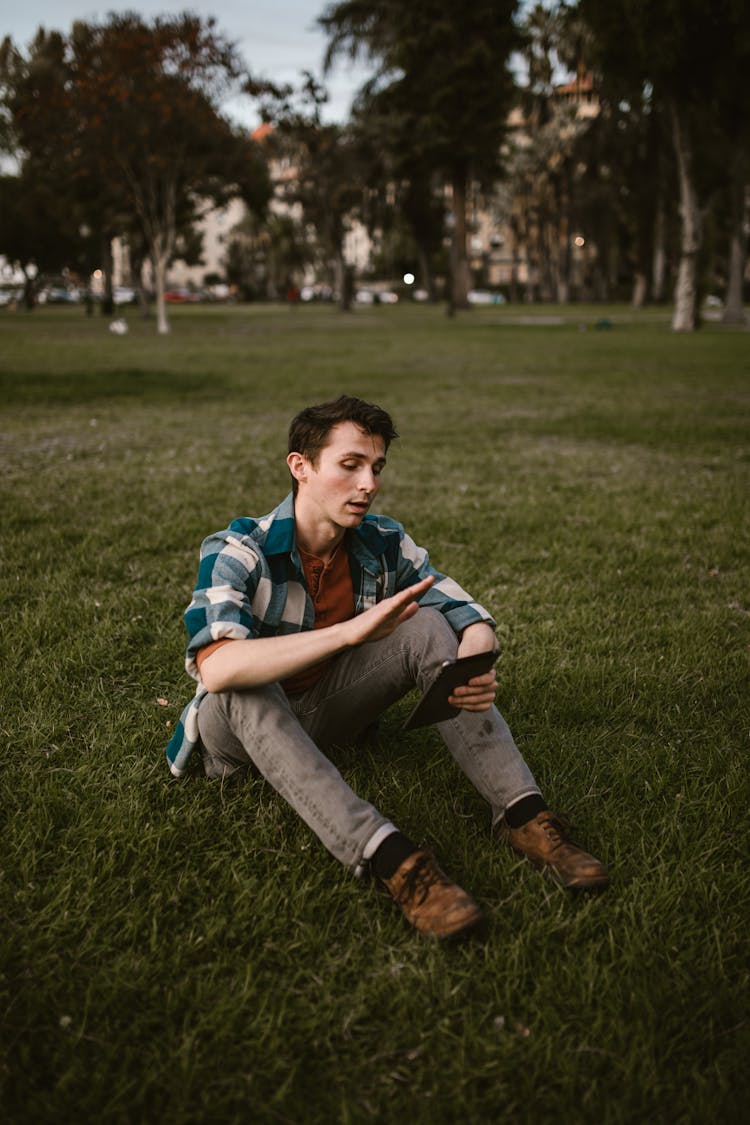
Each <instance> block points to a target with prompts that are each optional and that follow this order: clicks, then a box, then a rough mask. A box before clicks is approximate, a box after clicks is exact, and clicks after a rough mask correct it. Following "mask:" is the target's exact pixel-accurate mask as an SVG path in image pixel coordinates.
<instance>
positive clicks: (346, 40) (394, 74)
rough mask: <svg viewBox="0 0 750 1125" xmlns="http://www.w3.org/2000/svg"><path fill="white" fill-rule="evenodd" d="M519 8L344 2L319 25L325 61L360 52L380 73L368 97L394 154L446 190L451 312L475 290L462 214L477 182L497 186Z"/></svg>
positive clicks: (488, 1)
mask: <svg viewBox="0 0 750 1125" xmlns="http://www.w3.org/2000/svg"><path fill="white" fill-rule="evenodd" d="M515 9H516V0H474V2H473V3H472V4H469V5H457V4H455V3H454V2H453V0H412V2H411V3H408V4H404V3H402V2H401V0H343V2H341V3H333V4H330V5H329V6H328V8H327V9H326V10H325V12H324V14H323V16H322V17H321V19H320V21H319V22H320V24H321V26H322V27H323V28H324V29H325V31H326V32H327V33H328V36H329V46H328V52H327V62H328V64H329V65H330V63H331V62H332V60H333V59H334V58H335V57H336V56H337V55H339V54H340V53H341V52H345V51H346V52H348V53H349V55H350V56H352V57H356V56H357V54H359V53H362V54H364V55H365V56H367V57H369V58H370V59H372V60H373V61H374V62H375V63H376V64H377V66H378V70H377V73H376V75H375V78H374V79H373V80H372V82H371V84H370V88H371V90H372V91H373V92H374V91H377V92H378V101H379V110H380V112H382V113H384V114H386V115H387V117H388V123H389V129H390V132H391V135H392V137H393V148H394V150H398V151H399V152H401V153H402V154H403V157H404V161H405V162H407V163H408V161H409V159H411V160H413V162H414V166H415V167H416V168H418V169H420V171H421V172H422V173H424V171H425V170H426V169H429V170H430V171H435V172H437V171H439V172H440V173H441V174H442V175H443V176H444V177H445V179H446V181H447V183H448V184H449V185H450V189H451V213H452V270H451V272H452V304H453V306H455V307H459V308H460V307H465V306H466V304H467V303H468V302H467V294H468V290H469V285H470V281H469V264H468V256H467V246H466V237H467V227H466V206H467V191H468V184H469V181H470V179H471V178H476V179H480V180H487V181H489V180H491V179H492V178H493V177H494V176H495V175H496V174H497V172H498V170H499V153H500V145H501V141H502V137H503V132H504V123H505V119H506V116H507V110H508V108H509V105H510V101H511V97H512V90H513V84H512V80H511V76H510V72H509V69H508V59H509V56H510V54H511V51H512V50H513V49H514V47H515V46H516V45H517V42H518V33H517V30H516V28H515V26H514V24H513V15H514V12H515Z"/></svg>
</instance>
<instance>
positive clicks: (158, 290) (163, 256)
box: [151, 236, 169, 336]
mask: <svg viewBox="0 0 750 1125" xmlns="http://www.w3.org/2000/svg"><path fill="white" fill-rule="evenodd" d="M168 257H169V255H168V253H167V252H166V251H165V250H164V249H163V241H162V238H161V237H160V236H157V237H156V238H155V239H154V246H153V249H152V252H151V265H152V267H153V271H154V294H155V296H156V331H157V332H158V333H159V335H160V336H166V335H168V334H169V320H168V318H167V302H166V301H165V299H164V290H165V287H166V278H167V259H168Z"/></svg>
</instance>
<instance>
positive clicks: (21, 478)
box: [0, 306, 750, 1125]
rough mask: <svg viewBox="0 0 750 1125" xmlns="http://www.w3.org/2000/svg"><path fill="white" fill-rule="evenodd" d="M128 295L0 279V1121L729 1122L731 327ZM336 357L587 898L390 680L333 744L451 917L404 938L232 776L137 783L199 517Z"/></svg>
mask: <svg viewBox="0 0 750 1125" xmlns="http://www.w3.org/2000/svg"><path fill="white" fill-rule="evenodd" d="M545 314H546V315H548V316H554V317H560V318H561V319H562V323H554V324H551V323H546V322H540V323H537V324H527V323H518V321H519V319H520V320H525V319H526V317H529V316H533V315H542V316H544V315H545ZM126 315H127V317H128V321H129V325H130V332H129V333H128V335H127V336H123V337H120V336H115V335H112V334H110V333H109V332H108V331H107V324H106V321H105V320H103V319H102V318H99V317H95V318H92V319H89V320H87V319H85V318H84V316H83V315H82V313H81V311H80V310H78V309H42V310H37V311H36V312H34V313H33V314H32V315H30V316H29V315H26V314H12V313H8V312H7V311H4V312H2V313H0V410H1V412H2V420H1V423H0V432H1V433H2V468H3V496H2V539H1V550H2V574H3V582H2V586H1V587H0V597H2V601H3V616H2V621H3V628H2V669H3V674H2V678H1V683H2V687H1V688H0V691H1V696H0V731H1V733H2V739H3V755H2V759H0V760H1V761H2V767H3V768H2V773H1V775H0V778H1V780H0V784H1V785H2V808H3V810H4V812H3V817H4V820H3V825H2V850H1V851H0V913H1V914H2V918H3V921H2V926H1V927H0V949H1V950H2V954H1V956H2V964H0V1005H1V1007H0V1010H1V1011H2V1023H1V1027H2V1030H1V1031H0V1036H1V1046H2V1055H1V1056H0V1083H2V1092H1V1093H0V1106H1V1107H2V1116H3V1120H5V1121H7V1122H8V1123H9V1125H12V1123H23V1125H26V1123H29V1125H42V1123H48V1122H49V1123H52V1122H54V1123H66V1122H96V1123H109V1122H113V1123H120V1122H123V1123H131V1122H133V1123H151V1122H159V1123H164V1125H173V1123H175V1125H176V1123H180V1125H181V1123H188V1122H191V1123H210V1125H220V1123H224V1122H226V1123H230V1122H231V1123H234V1122H237V1123H241V1122H242V1123H254V1122H291V1123H295V1125H296V1123H302V1125H306V1123H308V1122H309V1123H315V1125H317V1123H318V1122H320V1123H330V1122H340V1123H342V1125H348V1123H353V1125H357V1123H359V1122H376V1123H378V1125H380V1123H389V1122H402V1121H404V1120H408V1121H410V1122H413V1123H414V1125H419V1123H427V1122H429V1123H438V1125H441V1123H443V1122H479V1123H484V1122H488V1123H489V1122H492V1123H494V1122H499V1121H509V1122H527V1121H528V1122H535V1123H536V1122H549V1121H553V1120H555V1121H558V1120H559V1121H560V1122H563V1123H578V1122H591V1123H596V1125H598V1123H608V1122H628V1123H629V1122H641V1121H655V1122H670V1123H671V1122H700V1123H705V1122H714V1121H716V1122H723V1121H729V1120H739V1119H741V1117H742V1110H743V1107H745V1106H746V1105H747V1103H748V1097H750V1090H749V1089H748V1086H749V1083H748V1079H747V1057H748V1053H749V1052H750V1034H749V1032H748V1016H747V997H748V942H747V930H748V889H749V888H750V873H749V872H748V864H747V857H748V844H749V836H750V833H749V832H748V803H749V801H748V781H747V753H748V737H749V733H750V709H749V707H748V693H747V687H748V658H749V656H750V552H749V551H748V526H749V522H748V508H749V507H750V505H749V504H748V497H749V496H750V425H749V423H750V337H749V336H748V334H747V333H746V332H743V331H733V330H729V329H725V328H723V327H722V326H720V325H717V324H708V325H706V326H705V327H704V328H703V330H702V331H701V332H700V333H698V334H696V335H693V336H675V335H673V334H672V333H671V332H670V331H669V327H668V315H667V313H666V312H664V311H658V310H657V311H653V310H652V311H647V312H645V313H643V314H635V313H633V312H632V311H631V310H628V309H625V308H621V309H617V308H607V309H606V310H602V309H597V308H593V307H589V308H581V307H577V308H570V309H567V310H559V309H555V310H549V309H547V310H536V309H529V308H528V307H525V308H524V309H523V311H522V312H519V310H518V309H517V308H516V309H514V308H512V307H510V306H506V307H504V308H502V309H497V308H489V309H481V310H474V311H473V312H472V313H471V314H467V315H461V316H459V317H456V318H453V319H450V318H447V317H446V316H445V315H444V313H443V312H442V310H438V309H431V308H420V307H403V306H399V307H397V308H368V309H359V310H357V311H356V313H354V314H352V315H349V316H343V315H341V314H339V313H338V312H336V311H335V310H334V309H331V308H323V307H314V308H313V307H310V308H308V307H304V308H300V309H297V310H289V309H283V308H273V307H251V308H246V307H235V308H222V307H212V308H197V309H179V310H177V311H176V312H175V314H174V316H173V332H172V334H171V335H170V336H169V337H167V338H159V337H157V336H156V335H155V332H154V326H153V323H151V324H149V323H145V322H143V321H141V320H140V319H139V318H138V316H137V314H136V312H135V311H134V310H133V311H128V312H127V314H126ZM597 324H598V325H599V327H597ZM342 391H346V392H348V393H352V394H358V395H361V396H363V397H365V398H369V399H373V400H375V401H378V402H380V403H382V404H383V405H384V406H386V407H387V408H389V409H390V410H391V411H392V412H393V414H394V416H395V419H396V423H397V426H398V428H399V430H400V432H401V435H402V439H401V440H400V441H399V442H396V443H395V444H394V446H393V448H392V451H391V455H390V457H389V465H388V468H387V470H386V473H385V475H384V486H383V491H382V492H381V496H380V497H379V507H381V508H382V510H384V511H387V512H389V513H390V514H392V515H395V516H397V518H399V519H401V520H402V521H403V522H404V523H405V524H406V525H407V527H408V528H409V529H410V531H411V532H412V534H413V535H414V537H415V538H416V539H417V541H418V542H422V543H425V544H427V545H429V547H430V551H431V556H432V560H433V562H434V563H435V564H436V565H438V566H439V567H441V568H442V569H445V570H447V571H448V572H450V573H451V574H452V575H453V576H454V577H456V578H457V579H459V580H460V581H461V582H462V583H463V584H464V585H465V586H466V587H467V588H468V589H470V590H471V591H472V593H474V595H475V596H476V597H477V598H478V599H479V600H480V601H482V602H484V603H485V604H487V605H488V606H489V607H491V609H492V610H493V612H494V614H495V616H496V618H497V620H498V635H499V638H500V645H501V649H502V657H501V661H500V665H499V670H500V684H501V687H500V693H499V699H498V702H499V706H500V708H501V710H502V711H503V713H504V714H505V717H506V718H507V720H508V722H509V723H510V726H511V729H512V730H513V731H514V733H515V736H516V739H517V741H518V742H519V744H520V746H521V749H522V751H523V752H524V754H525V756H526V758H527V760H528V761H529V763H530V765H531V766H532V769H533V770H534V772H535V773H536V775H537V777H538V779H539V781H540V782H541V784H542V787H543V789H544V791H545V794H546V795H547V797H548V798H549V800H550V802H551V803H552V804H553V806H554V807H556V808H558V809H559V810H560V811H563V812H565V813H566V814H567V815H568V816H569V817H570V819H571V820H572V822H573V824H574V825H575V830H576V834H577V836H578V837H579V838H580V840H581V841H582V842H585V843H586V844H587V845H589V846H590V847H591V849H592V850H593V851H595V852H596V853H597V854H599V855H601V857H602V858H603V859H604V860H605V861H606V862H607V863H608V864H609V866H610V868H611V874H612V885H611V887H610V889H609V890H608V891H607V893H606V894H603V895H600V896H597V897H588V898H576V897H571V896H569V895H567V894H565V893H564V892H563V891H561V890H559V889H557V888H556V886H555V885H554V884H553V883H551V882H550V881H548V880H547V879H546V878H544V877H543V876H542V875H540V874H539V873H537V872H536V871H534V870H533V869H532V868H531V867H530V866H529V865H528V864H526V863H525V862H524V861H520V860H518V859H516V858H515V857H514V856H513V855H512V854H511V853H510V852H509V851H506V850H505V849H504V847H502V846H501V845H500V844H499V843H498V842H497V841H496V840H495V839H494V838H493V837H492V835H491V833H490V826H489V817H488V813H487V810H486V808H485V807H484V806H483V803H482V801H481V799H480V798H479V797H478V796H477V795H476V794H475V793H474V791H473V790H472V789H471V787H470V786H469V784H468V782H467V781H466V780H465V779H464V778H463V776H462V775H461V774H460V773H459V772H458V770H457V769H456V767H455V766H454V765H453V763H452V762H451V761H450V760H449V759H448V757H447V755H446V754H445V753H444V752H443V749H442V746H441V743H440V740H439V738H438V736H437V734H436V732H435V731H434V730H427V731H422V732H417V733H413V734H409V735H404V734H401V733H399V725H400V722H401V720H402V718H403V716H404V714H405V713H406V710H407V708H408V701H404V702H403V703H402V704H401V705H400V706H399V707H397V708H395V709H394V710H393V712H392V713H390V714H389V715H388V716H386V718H385V720H384V722H383V724H382V726H381V730H380V735H379V739H378V741H377V743H376V744H374V745H370V746H367V747H365V748H350V749H348V750H346V751H345V752H343V753H342V755H341V757H340V759H338V761H339V764H340V766H341V768H342V771H343V772H344V774H345V776H346V777H347V778H348V779H349V780H350V782H351V783H352V784H353V785H354V786H355V787H356V788H357V789H358V791H359V792H360V793H361V794H362V795H363V796H365V797H367V798H368V799H370V800H373V801H374V802H376V803H377V804H378V806H379V807H380V808H381V809H382V811H383V812H385V813H386V814H387V815H389V816H391V817H392V818H393V819H394V820H396V822H397V823H398V824H399V825H400V826H401V827H403V829H404V831H406V832H408V833H409V834H410V835H412V836H414V837H416V838H418V839H420V840H421V841H423V842H425V843H427V844H429V845H430V846H432V847H433V848H434V849H435V851H436V852H437V854H438V856H439V858H440V860H441V861H442V863H443V865H444V866H445V867H446V869H447V870H448V871H449V872H450V873H451V874H452V875H453V876H454V877H455V878H456V879H457V880H458V881H459V882H461V883H462V884H463V885H465V886H466V887H467V888H469V889H470V890H471V891H472V892H473V893H474V895H475V896H476V897H477V898H478V899H479V901H480V902H481V903H482V905H483V906H484V908H485V910H486V912H487V914H488V925H487V929H486V933H485V935H484V938H483V940H481V941H473V942H469V943H465V944H462V945H458V946H444V945H434V944H430V943H429V942H426V941H424V940H422V939H420V938H418V937H417V936H416V935H414V934H413V933H412V932H410V931H409V930H408V928H407V927H406V925H405V924H404V923H403V921H402V919H401V917H400V915H399V913H398V911H397V910H396V909H395V908H394V907H393V906H392V904H391V903H390V901H389V900H388V898H387V897H385V896H384V895H381V894H380V893H377V892H376V891H375V890H374V889H373V888H372V887H371V886H370V885H368V884H366V883H362V882H360V881H357V880H355V879H352V878H351V877H349V876H348V875H346V874H345V873H344V872H343V871H342V870H341V869H340V868H338V867H337V866H336V864H335V863H334V861H333V860H332V859H330V858H329V857H328V856H327V855H326V853H325V852H324V851H323V849H322V848H321V846H320V845H319V844H318V843H317V841H316V840H315V838H314V837H312V836H311V834H310V832H309V831H308V830H307V829H306V828H305V826H304V825H302V824H301V823H300V822H298V821H297V819H296V817H295V816H294V814H293V813H292V812H291V811H290V810H289V809H288V808H287V807H286V806H284V805H283V804H282V802H281V801H280V799H278V798H277V797H276V796H275V794H273V792H272V791H270V789H269V788H268V787H267V786H266V785H265V784H264V783H263V782H261V781H256V780H250V781H248V782H242V783H240V784H238V785H234V786H224V787H222V786H220V785H218V784H214V783H207V782H205V781H204V780H203V779H202V778H201V777H200V776H199V774H198V773H197V772H194V773H193V775H192V776H190V777H188V778H187V779H186V780H183V781H179V782H178V781H175V780H172V779H171V778H170V775H169V773H168V770H167V767H166V764H165V760H164V745H165V743H166V741H167V738H168V736H169V733H170V731H171V729H173V726H174V723H175V722H176V720H177V718H178V715H179V713H180V710H181V708H182V706H183V704H184V703H185V702H186V701H187V699H188V698H189V696H190V694H191V684H190V681H189V680H188V679H187V677H186V676H185V674H184V672H183V670H182V653H183V647H184V631H183V626H182V622H181V614H182V611H183V609H184V607H185V605H186V604H187V602H188V600H189V597H190V592H191V589H192V585H193V581H194V578H195V573H196V563H197V552H198V547H199V544H200V541H201V539H202V538H203V536H204V535H206V534H207V533H208V532H210V531H212V530H216V529H217V528H220V527H224V526H226V524H227V523H228V522H229V520H230V519H231V518H232V517H234V516H236V515H242V514H254V515H258V514H261V513H263V512H266V511H268V510H269V509H270V508H271V507H272V506H274V505H275V503H276V502H277V501H278V500H279V499H280V498H281V496H282V495H283V494H284V493H285V491H286V489H287V484H288V478H287V475H286V468H285V465H284V456H285V434H286V427H287V424H288V421H289V418H290V417H291V415H292V414H293V413H294V412H295V411H296V410H297V409H298V408H299V407H301V406H302V405H305V404H306V403H308V402H310V401H319V400H322V399H324V398H327V397H332V396H334V395H336V394H338V393H340V392H342ZM745 1112H746V1111H745Z"/></svg>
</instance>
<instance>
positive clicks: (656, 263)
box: [651, 188, 667, 304]
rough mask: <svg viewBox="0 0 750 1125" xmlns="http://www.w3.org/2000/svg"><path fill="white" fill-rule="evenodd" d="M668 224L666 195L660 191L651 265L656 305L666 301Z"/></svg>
mask: <svg viewBox="0 0 750 1125" xmlns="http://www.w3.org/2000/svg"><path fill="white" fill-rule="evenodd" d="M666 231H667V224H666V220H665V217H664V193H663V191H662V189H661V188H660V189H659V195H658V198H657V200H656V215H655V216H654V256H653V260H652V264H651V300H652V301H654V302H655V303H656V304H661V303H662V302H663V301H664V295H665V289H666V287H665V284H664V283H665V280H666V276H667V246H666V238H667V234H666Z"/></svg>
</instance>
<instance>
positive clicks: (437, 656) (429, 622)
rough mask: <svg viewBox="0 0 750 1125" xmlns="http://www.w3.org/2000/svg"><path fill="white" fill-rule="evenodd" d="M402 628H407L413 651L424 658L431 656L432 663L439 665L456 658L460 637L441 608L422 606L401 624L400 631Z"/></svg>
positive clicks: (406, 633)
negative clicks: (441, 611)
mask: <svg viewBox="0 0 750 1125" xmlns="http://www.w3.org/2000/svg"><path fill="white" fill-rule="evenodd" d="M401 630H405V635H406V636H407V637H408V638H409V641H410V647H411V649H412V651H413V652H415V654H418V655H419V656H420V657H422V658H423V659H424V658H429V660H430V662H431V663H435V664H438V665H440V664H442V663H443V661H444V660H454V659H455V656H456V652H457V650H458V637H457V636H456V634H455V633H454V632H453V629H452V628H451V627H450V625H449V624H448V622H447V621H446V619H445V617H444V616H443V614H442V613H440V611H439V610H437V609H430V608H428V607H424V608H421V609H420V610H419V612H418V613H415V614H414V616H413V617H411V618H409V620H408V621H405V622H404V624H403V625H399V632H401Z"/></svg>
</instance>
